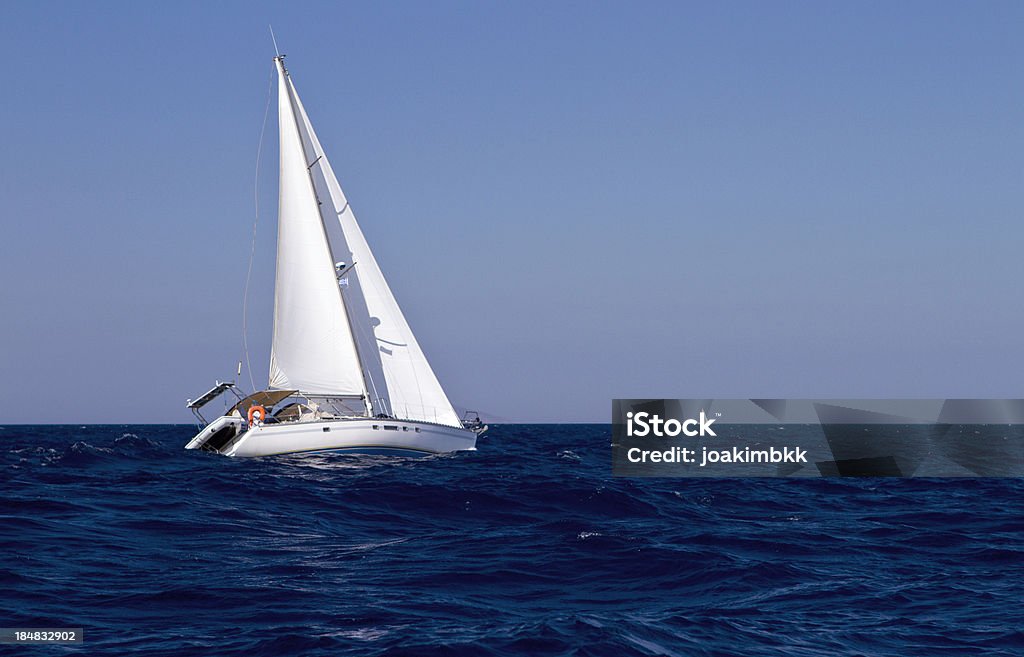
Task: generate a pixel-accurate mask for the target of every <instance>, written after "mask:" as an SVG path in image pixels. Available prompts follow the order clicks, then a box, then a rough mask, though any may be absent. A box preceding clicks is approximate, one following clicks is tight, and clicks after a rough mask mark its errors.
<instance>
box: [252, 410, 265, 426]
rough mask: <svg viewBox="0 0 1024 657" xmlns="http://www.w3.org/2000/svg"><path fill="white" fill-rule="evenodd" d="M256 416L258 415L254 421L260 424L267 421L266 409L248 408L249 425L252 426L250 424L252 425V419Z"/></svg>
mask: <svg viewBox="0 0 1024 657" xmlns="http://www.w3.org/2000/svg"><path fill="white" fill-rule="evenodd" d="M257 415H258V417H257V418H256V421H257V422H260V423H262V422H263V420H265V419H267V409H265V408H263V407H262V406H260V405H256V406H250V407H249V424H250V425H252V423H253V421H252V419H253V417H254V416H257Z"/></svg>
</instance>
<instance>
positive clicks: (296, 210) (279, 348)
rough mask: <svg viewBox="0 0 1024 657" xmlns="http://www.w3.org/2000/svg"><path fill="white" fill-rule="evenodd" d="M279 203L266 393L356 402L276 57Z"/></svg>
mask: <svg viewBox="0 0 1024 657" xmlns="http://www.w3.org/2000/svg"><path fill="white" fill-rule="evenodd" d="M277 70H278V123H279V131H280V140H281V145H280V158H281V161H280V168H281V170H280V190H279V193H280V197H279V206H278V224H277V283H276V287H275V289H274V340H273V346H272V348H271V354H270V387H271V388H279V389H285V388H287V389H297V390H300V391H302V392H303V393H306V394H321V395H337V396H350V395H351V396H362V395H365V393H366V390H365V385H364V381H363V376H362V371H361V368H360V364H359V356H358V354H357V352H356V346H355V341H354V340H353V337H352V331H351V327H350V324H349V321H348V316H347V314H346V312H345V306H344V303H343V302H342V298H341V294H340V292H339V288H338V281H337V278H336V274H335V269H334V262H335V261H334V258H333V257H332V253H331V250H330V244H329V243H328V240H327V234H326V231H325V229H324V224H323V221H322V219H321V217H320V209H319V207H318V202H317V198H316V192H315V190H314V187H313V182H312V180H311V179H310V175H309V169H308V166H309V164H310V162H311V161H312V158H310V160H309V161H307V159H306V158H307V155H306V153H305V152H304V149H303V142H302V138H301V136H300V134H299V124H298V122H297V121H296V116H295V110H294V106H293V104H292V99H291V95H290V91H291V86H290V85H289V83H288V73H287V72H286V71H285V69H284V65H283V63H282V62H281V60H280V59H278V60H277Z"/></svg>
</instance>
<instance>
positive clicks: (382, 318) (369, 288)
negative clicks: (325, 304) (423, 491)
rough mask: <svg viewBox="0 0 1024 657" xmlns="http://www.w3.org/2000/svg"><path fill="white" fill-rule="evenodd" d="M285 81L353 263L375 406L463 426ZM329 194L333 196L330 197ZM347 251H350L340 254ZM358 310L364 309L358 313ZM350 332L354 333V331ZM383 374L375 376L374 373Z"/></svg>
mask: <svg viewBox="0 0 1024 657" xmlns="http://www.w3.org/2000/svg"><path fill="white" fill-rule="evenodd" d="M281 82H282V84H286V85H288V88H289V89H290V90H291V94H292V98H293V100H294V103H295V111H296V113H297V117H298V124H299V126H300V139H302V140H303V142H304V144H305V146H306V149H307V157H308V158H309V162H310V163H312V166H311V167H310V170H311V171H316V172H317V173H318V175H317V176H314V177H315V178H316V179H317V180H318V181H319V182H320V183H321V184H323V185H324V186H325V187H326V192H327V194H326V195H323V194H321V199H320V200H321V202H323V204H324V205H323V208H322V209H323V210H324V212H323V217H324V219H325V220H327V218H328V217H330V216H332V215H333V216H335V217H337V221H338V226H340V229H341V231H340V232H341V239H342V240H343V242H344V243H343V244H341V245H337V244H336V245H335V246H336V250H335V255H337V256H338V257H339V258H340V259H341V260H344V261H346V262H347V263H348V264H350V265H353V263H354V265H353V266H352V270H351V273H350V274H349V278H350V279H351V280H350V281H347V283H348V285H347V286H346V287H345V288H343V290H344V292H343V293H344V295H345V300H346V302H348V310H349V312H350V318H351V323H352V325H353V326H355V331H356V333H357V334H358V335H357V336H356V337H357V338H362V339H357V340H356V343H357V345H358V349H359V353H360V355H361V356H362V364H363V366H364V368H365V373H366V377H367V380H368V383H369V385H368V388H369V389H370V394H372V395H373V396H374V397H375V399H376V404H375V407H376V408H377V409H378V410H382V411H385V412H388V413H390V414H392V415H395V416H397V417H400V418H405V419H410V420H422V421H426V422H436V423H439V424H446V425H449V426H454V427H461V426H462V423H461V421H460V420H459V416H458V414H457V413H456V412H455V409H454V408H452V405H451V402H449V401H448V396H447V395H445V393H444V390H443V389H442V388H441V384H440V382H439V381H438V380H437V376H436V375H435V374H434V371H433V370H432V369H431V367H430V364H429V363H428V362H427V358H426V356H425V355H424V354H423V350H422V349H421V348H420V346H419V343H418V342H417V341H416V338H415V336H414V335H413V333H412V330H411V329H410V328H409V324H408V322H407V321H406V319H405V316H404V315H403V314H402V311H401V309H400V308H399V307H398V302H397V301H396V300H395V297H394V295H393V294H392V293H391V288H390V287H388V284H387V281H386V280H385V279H384V274H383V273H382V272H381V270H380V267H379V266H378V265H377V260H376V258H374V257H373V253H372V252H371V251H370V247H369V246H368V245H367V243H366V238H365V237H363V232H362V230H361V229H360V228H359V224H358V223H356V218H355V214H353V212H352V208H351V206H349V203H348V200H347V199H346V198H345V194H344V192H343V191H342V190H341V185H339V184H338V180H337V178H336V177H335V175H334V170H333V169H332V168H331V164H330V162H329V161H328V160H327V156H326V155H325V154H324V151H323V148H321V146H320V141H319V139H317V136H316V132H315V131H314V130H313V126H312V125H311V124H310V122H309V117H308V116H307V115H306V111H305V109H304V108H303V106H302V101H300V100H299V96H298V93H297V92H296V91H295V87H294V85H292V84H291V80H290V78H288V76H286V75H283V76H282V77H281ZM328 197H329V198H328ZM343 249H347V250H348V251H349V253H347V254H344V255H343V254H342V253H341V251H342V250H343ZM357 309H358V310H359V311H360V312H358V313H357ZM350 335H351V334H350ZM375 371H377V372H380V374H381V375H382V376H383V379H384V380H383V381H380V380H379V378H380V375H378V376H376V377H375V376H374V372H375Z"/></svg>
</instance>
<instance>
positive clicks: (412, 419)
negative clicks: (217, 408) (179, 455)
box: [185, 54, 487, 457]
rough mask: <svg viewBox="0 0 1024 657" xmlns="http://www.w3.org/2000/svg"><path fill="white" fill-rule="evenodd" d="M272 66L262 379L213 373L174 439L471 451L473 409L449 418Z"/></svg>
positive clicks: (230, 448)
mask: <svg viewBox="0 0 1024 657" xmlns="http://www.w3.org/2000/svg"><path fill="white" fill-rule="evenodd" d="M274 63H275V67H276V69H277V82H278V94H277V95H278V130H279V133H280V177H279V186H280V187H279V205H278V234H277V272H276V280H275V289H274V331H273V344H272V347H271V353H270V380H269V386H268V388H267V389H265V390H260V391H258V392H254V393H252V394H249V395H243V394H242V393H241V392H240V391H239V390H238V388H237V385H236V384H235V383H234V382H223V383H222V382H217V383H216V385H215V386H214V387H213V388H212V389H210V390H209V391H208V392H206V393H205V394H203V395H201V396H200V397H199V398H198V399H195V400H189V401H188V402H187V404H186V405H187V407H188V408H189V409H190V410H192V412H193V413H194V414H195V416H196V419H197V421H198V426H199V427H200V428H201V430H200V431H199V433H198V434H197V435H196V436H195V437H194V438H193V439H192V440H191V441H190V442H189V443H188V444H187V445H186V446H185V448H186V449H201V450H206V451H211V452H217V453H220V454H224V455H226V456H239V457H241V456H269V455H278V454H294V453H310V452H357V453H387V454H402V455H423V454H436V453H446V452H453V451H459V450H472V449H475V448H476V440H477V437H478V436H479V435H480V434H482V433H483V432H484V431H485V430H486V429H487V427H486V426H485V425H484V424H482V423H481V422H480V419H479V417H478V416H477V417H472V418H470V417H468V416H467V417H464V418H460V417H459V415H458V414H457V413H456V411H455V409H454V408H453V407H452V404H451V402H449V400H448V396H447V395H446V394H445V392H444V389H443V388H442V387H441V384H440V382H438V380H437V376H435V374H434V371H433V370H432V369H431V367H430V364H429V363H428V362H427V359H426V356H424V354H423V350H422V349H420V346H419V343H418V342H417V341H416V337H415V336H414V335H413V333H412V330H411V329H410V328H409V324H408V322H406V319H405V316H404V315H403V314H402V311H401V309H400V308H399V307H398V303H397V301H396V300H395V297H394V295H393V294H392V292H391V288H390V287H389V286H388V284H387V281H385V280H384V275H383V273H381V270H380V267H379V266H378V264H377V260H376V259H375V258H374V256H373V253H372V252H371V251H370V247H369V246H368V245H367V243H366V239H365V237H364V236H363V232H362V230H361V229H360V228H359V224H358V223H356V217H355V214H354V213H353V211H352V207H351V206H350V205H349V202H348V199H347V198H346V197H345V193H344V192H343V191H342V189H341V186H340V185H339V184H338V180H337V178H336V177H335V175H334V170H333V169H332V168H331V164H330V162H329V161H328V159H327V156H326V154H325V153H324V150H323V148H322V147H321V145H320V140H319V139H317V136H316V133H315V132H314V131H313V126H312V125H311V124H310V121H309V117H308V116H307V115H306V110H305V108H304V107H303V105H302V101H301V100H299V95H298V93H297V92H296V90H295V85H294V83H293V82H292V79H291V76H290V74H289V72H288V70H287V69H286V68H285V64H284V56H283V55H280V54H279V55H278V56H277V57H275V58H274ZM239 370H241V365H239ZM229 392H230V393H231V394H233V395H234V397H233V398H231V397H226V398H227V399H230V400H231V402H229V403H225V405H224V407H225V412H224V414H223V415H221V416H220V417H217V418H215V419H213V420H212V421H209V422H207V421H206V419H205V418H204V417H203V415H202V413H201V410H200V409H202V408H203V407H205V406H206V405H207V404H209V403H210V402H212V401H213V400H215V399H217V398H220V397H222V396H223V395H226V394H227V393H229ZM229 405H230V407H229Z"/></svg>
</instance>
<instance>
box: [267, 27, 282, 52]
mask: <svg viewBox="0 0 1024 657" xmlns="http://www.w3.org/2000/svg"><path fill="white" fill-rule="evenodd" d="M268 27H269V28H270V40H271V41H273V42H274V53H275V54H276V55H277V57H278V59H280V57H281V51H280V50H278V49H277V39H275V38H274V26H273V25H269V26H268Z"/></svg>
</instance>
